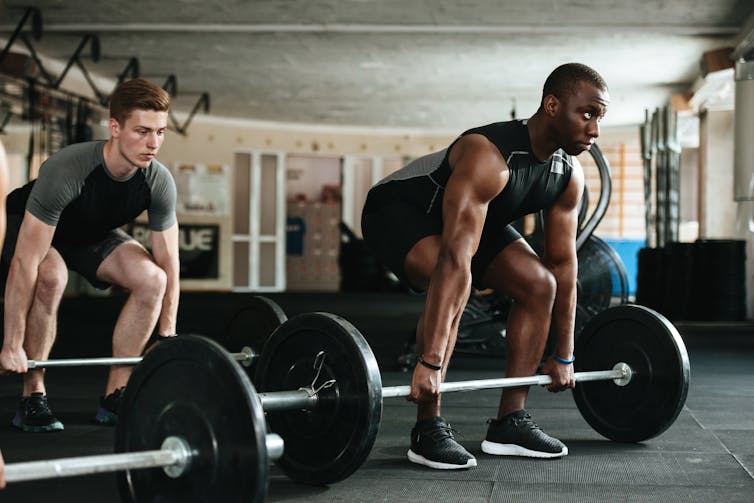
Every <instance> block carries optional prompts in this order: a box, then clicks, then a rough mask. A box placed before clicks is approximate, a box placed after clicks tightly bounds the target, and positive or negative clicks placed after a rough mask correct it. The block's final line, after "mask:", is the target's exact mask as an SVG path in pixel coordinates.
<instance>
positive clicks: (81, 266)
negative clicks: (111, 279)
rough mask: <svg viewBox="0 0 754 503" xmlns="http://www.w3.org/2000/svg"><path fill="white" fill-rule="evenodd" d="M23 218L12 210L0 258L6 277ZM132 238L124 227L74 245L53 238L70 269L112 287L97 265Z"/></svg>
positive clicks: (94, 282) (99, 285) (97, 285)
mask: <svg viewBox="0 0 754 503" xmlns="http://www.w3.org/2000/svg"><path fill="white" fill-rule="evenodd" d="M22 221H23V215H17V214H8V218H7V223H8V225H7V227H6V230H5V242H4V243H3V253H2V259H1V260H0V267H2V276H3V280H5V279H7V277H8V269H9V268H10V261H11V259H12V258H13V254H14V253H15V251H16V241H17V240H18V233H19V231H20V230H21V222H22ZM132 239H133V238H132V237H131V236H129V235H128V234H126V233H125V232H123V231H122V230H120V229H113V230H111V231H110V232H109V233H108V234H107V235H106V236H105V238H104V239H102V240H101V241H99V242H97V243H94V244H90V245H71V244H66V243H61V242H59V241H57V240H55V239H54V238H53V240H52V247H53V248H55V249H56V250H57V251H58V252H59V253H60V255H61V256H62V257H63V260H64V261H65V265H66V266H67V267H68V268H69V269H70V270H72V271H76V272H77V273H79V274H81V275H82V276H83V277H84V278H86V280H87V281H88V282H89V283H90V284H91V285H92V286H93V287H95V288H98V289H100V290H104V289H106V288H109V287H110V283H106V282H104V281H101V280H99V279H97V269H99V266H100V264H102V261H103V260H105V258H106V257H107V256H108V255H110V254H111V253H112V252H113V250H115V249H116V248H117V247H118V246H120V245H122V244H123V243H125V242H126V241H130V240H132Z"/></svg>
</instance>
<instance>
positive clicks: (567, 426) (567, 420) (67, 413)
mask: <svg viewBox="0 0 754 503" xmlns="http://www.w3.org/2000/svg"><path fill="white" fill-rule="evenodd" d="M269 297H270V298H272V299H274V300H275V301H277V302H278V303H279V304H280V305H281V306H282V307H283V308H284V309H285V310H286V312H287V313H288V315H289V316H292V315H294V314H297V313H301V312H308V311H328V312H333V313H335V314H339V315H341V316H343V317H345V318H347V319H349V320H350V321H352V322H353V323H354V325H355V326H356V327H357V328H359V329H360V330H361V332H362V333H363V334H364V335H365V336H366V338H367V340H368V341H369V343H370V345H371V346H372V348H373V350H374V352H375V355H376V356H377V359H378V362H379V364H380V368H381V372H382V377H383V383H384V385H386V386H387V385H397V384H408V382H409V380H410V374H407V373H403V372H401V371H400V370H399V369H398V368H397V367H396V365H395V361H396V356H397V355H398V354H399V353H400V352H401V349H402V345H403V343H404V341H405V340H406V338H407V337H408V335H409V334H410V333H411V331H412V327H413V325H414V323H415V320H416V316H417V315H418V313H419V312H420V310H421V307H422V299H421V298H420V297H412V296H408V295H404V294H348V295H345V294H272V295H269ZM246 298H248V297H247V296H245V295H240V294H235V295H234V294H226V293H202V294H185V295H184V296H183V298H182V303H181V310H180V313H179V319H180V322H179V330H180V331H181V332H196V333H202V334H205V335H208V336H210V337H213V338H217V337H218V336H220V335H221V333H222V331H223V327H224V325H225V321H226V320H227V319H228V318H229V316H230V315H231V314H232V313H233V312H234V311H235V310H236V309H238V308H239V307H240V306H242V305H243V303H244V300H245V299H246ZM122 302H123V298H122V297H109V298H69V299H65V300H64V303H63V306H62V308H61V315H60V329H59V331H60V335H59V340H58V343H57V344H56V347H55V349H54V354H53V357H57V358H65V357H74V356H102V355H106V354H107V352H108V351H109V344H110V341H109V331H110V330H111V327H112V325H113V323H114V320H115V317H116V315H117V310H118V308H119V307H120V305H121V304H122ZM678 327H679V330H680V332H681V334H682V335H683V337H684V340H685V341H686V344H687V347H688V349H689V355H690V359H691V385H690V388H689V395H688V399H687V402H686V406H685V407H684V408H683V410H682V411H681V413H680V415H679V417H678V419H677V421H676V422H675V423H674V424H673V425H672V426H671V427H670V428H669V429H668V430H667V431H666V432H665V433H663V434H662V435H661V436H659V437H657V438H654V439H652V440H649V441H646V442H643V443H641V444H621V443H615V442H612V441H609V440H606V439H604V438H603V437H601V436H600V435H599V434H598V433H596V432H594V431H593V430H592V429H591V428H590V427H589V425H587V423H586V422H585V421H584V419H583V418H582V417H581V416H580V414H579V411H578V410H577V408H576V406H575V404H574V403H573V400H572V398H571V395H570V393H561V394H551V393H548V392H547V391H545V390H543V389H541V388H533V389H532V391H531V394H530V399H529V403H528V409H529V410H530V412H531V413H532V415H533V417H534V418H535V420H536V421H537V422H538V423H539V424H540V426H542V428H543V429H544V430H545V431H547V432H548V433H549V434H552V435H554V436H556V437H558V438H560V439H561V440H563V441H564V442H565V443H566V444H567V445H568V447H569V451H570V453H569V455H568V456H567V457H565V458H562V459H559V460H531V459H522V458H499V457H494V456H489V455H486V454H484V453H482V452H481V449H480V442H481V441H482V440H483V438H484V435H485V431H486V424H485V422H486V420H487V419H488V418H489V417H492V416H493V415H494V413H495V409H496V405H497V401H498V396H499V395H498V392H497V391H495V390H489V391H476V392H472V393H456V394H448V395H446V396H445V397H444V411H443V414H444V416H445V417H446V418H447V419H448V421H450V423H451V424H452V425H453V427H454V428H455V429H456V430H457V431H458V433H457V438H458V439H459V440H460V441H461V443H462V444H464V445H465V446H466V447H467V448H468V449H469V450H470V451H471V452H472V453H474V454H475V455H476V456H477V459H478V466H477V467H476V468H474V469H471V470H467V471H452V472H449V471H434V470H430V469H426V468H423V467H420V466H417V465H413V464H411V463H409V462H408V461H407V459H406V450H407V449H408V432H409V430H410V428H411V426H412V424H413V421H414V406H413V405H412V404H410V403H408V402H406V401H405V400H403V399H400V398H394V399H386V400H385V403H384V409H383V419H382V424H381V427H380V431H379V434H378V436H377V441H376V443H375V446H374V449H373V450H372V452H371V454H370V456H369V458H368V459H367V461H366V463H365V464H364V465H363V466H362V467H361V468H360V469H359V470H357V471H356V473H354V474H353V475H352V476H351V477H349V478H348V479H346V480H344V481H342V482H338V483H336V484H332V485H330V486H328V487H312V486H307V485H303V484H297V483H294V482H292V481H291V480H290V479H288V478H287V477H286V476H285V475H284V474H283V473H282V472H281V471H280V470H279V469H278V468H277V467H275V466H273V467H272V468H271V471H272V476H271V480H270V484H269V492H268V497H267V501H273V502H284V501H285V502H287V501H307V502H309V503H315V502H378V501H379V502H404V501H405V502H416V501H431V502H435V503H439V502H508V501H511V502H514V501H527V502H531V501H535V502H536V501H542V502H560V501H563V502H565V501H569V502H571V501H578V502H605V501H609V502H634V501H635V502H651V501H657V502H662V503H669V502H676V501H678V502H706V501H709V502H720V501H724V502H726V503H733V502H752V501H754V380H753V379H752V376H754V325H751V324H746V323H744V324H720V323H718V324H714V323H707V324H699V323H698V324H688V323H679V324H678ZM503 365H504V363H503V362H502V361H501V360H499V359H496V358H490V357H469V356H463V357H461V356H459V357H458V358H457V359H456V360H455V361H454V364H453V366H452V367H451V369H450V371H449V376H448V379H449V380H464V379H476V378H491V377H499V376H500V371H499V370H498V369H499V368H502V366H503ZM105 375H106V372H105V370H104V369H92V368H90V369H51V370H49V371H48V378H47V382H48V392H49V396H50V403H51V405H52V406H53V408H54V410H55V412H56V414H57V415H58V416H59V417H60V419H61V420H62V421H63V422H64V423H65V426H66V429H65V431H63V432H60V433H53V434H24V433H20V432H18V431H16V430H15V429H14V428H12V427H11V426H10V418H11V417H12V415H13V412H14V409H15V407H16V403H17V393H18V385H19V382H20V379H19V378H18V377H3V378H0V449H2V452H3V455H4V456H5V458H6V462H17V461H26V460H36V459H42V458H53V457H67V456H81V455H89V454H100V453H106V452H111V450H112V442H113V429H111V428H108V427H103V426H99V425H96V424H94V423H93V422H92V416H93V414H94V410H95V407H96V402H97V397H98V396H99V394H100V393H101V391H102V387H103V386H104V380H105ZM171 385H177V384H171ZM6 501H7V502H37V501H39V502H83V501H102V502H110V501H120V498H119V496H118V491H117V484H116V478H115V476H114V475H112V474H103V475H96V476H88V477H76V478H71V479H59V480H49V481H40V482H25V483H18V484H15V485H12V486H9V487H8V489H6V490H5V491H3V492H0V502H6Z"/></svg>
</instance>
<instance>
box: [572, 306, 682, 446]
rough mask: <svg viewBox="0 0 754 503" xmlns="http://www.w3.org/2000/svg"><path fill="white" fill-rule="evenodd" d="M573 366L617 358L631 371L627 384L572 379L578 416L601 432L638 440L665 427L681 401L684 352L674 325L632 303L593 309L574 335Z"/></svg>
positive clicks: (606, 365) (600, 366) (592, 366)
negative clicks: (592, 314)
mask: <svg viewBox="0 0 754 503" xmlns="http://www.w3.org/2000/svg"><path fill="white" fill-rule="evenodd" d="M575 355H576V363H575V370H576V371H577V372H584V371H592V370H610V369H612V368H613V366H614V365H615V364H616V363H618V362H624V363H627V364H628V365H629V366H630V367H631V368H632V369H633V372H634V375H633V378H632V379H631V382H630V383H629V384H628V385H627V386H618V385H616V384H615V383H614V382H613V381H612V380H609V381H594V382H580V383H577V385H576V388H574V390H573V395H574V399H575V400H576V405H577V406H578V408H579V411H581V414H582V415H583V416H584V419H585V420H586V422H587V423H589V425H590V426H592V428H594V429H595V430H596V431H597V432H598V433H600V434H602V435H603V436H605V437H607V438H609V439H612V440H616V441H619V442H640V441H642V440H647V439H649V438H652V437H655V436H657V435H659V434H660V433H662V432H663V431H665V430H666V429H667V428H668V427H669V426H670V425H671V424H673V422H674V421H675V419H676V417H678V414H679V413H680V411H681V409H682V408H683V405H684V403H685V402H686V394H687V393H688V387H689V376H690V367H689V357H688V353H687V352H686V347H685V346H684V344H683V340H682V339H681V336H680V335H679V334H678V331H677V330H676V329H675V327H674V326H673V325H672V324H671V323H670V322H669V321H668V320H666V319H665V318H664V317H663V316H662V315H660V314H659V313H657V312H655V311H653V310H651V309H649V308H646V307H643V306H637V305H631V304H626V305H622V306H615V307H612V308H610V309H607V310H605V311H602V312H601V313H598V314H597V315H595V316H594V317H593V318H592V319H591V320H589V322H588V323H587V325H586V326H585V327H584V329H583V330H582V331H581V334H580V335H579V337H578V338H577V339H576V347H575Z"/></svg>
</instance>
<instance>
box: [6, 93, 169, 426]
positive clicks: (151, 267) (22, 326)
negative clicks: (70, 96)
mask: <svg viewBox="0 0 754 503" xmlns="http://www.w3.org/2000/svg"><path fill="white" fill-rule="evenodd" d="M168 106H169V97H168V95H167V93H166V92H165V91H164V90H163V89H161V88H160V87H158V86H155V85H154V84H151V83H150V82H147V81H146V80H142V79H134V80H130V81H127V82H125V83H123V84H121V85H120V86H118V88H117V89H116V90H115V91H114V92H113V95H112V97H111V99H110V120H109V124H108V127H109V131H110V135H111V136H110V139H109V140H107V141H93V142H86V143H79V144H75V145H70V146H68V147H66V148H64V149H62V150H60V151H59V152H57V153H55V154H54V155H52V156H51V157H50V158H49V159H48V160H47V161H46V162H45V163H44V165H43V166H42V168H41V169H40V173H39V178H37V179H36V180H35V181H32V182H30V183H29V184H27V185H25V186H24V187H21V188H19V189H17V190H15V191H13V192H12V193H11V194H10V195H9V196H8V236H7V239H6V240H5V246H4V250H3V257H4V260H8V259H10V257H12V259H11V260H10V264H9V272H8V281H7V284H6V289H5V339H4V341H3V348H2V352H0V366H1V367H2V368H3V369H4V371H6V372H18V373H21V372H26V374H25V375H24V384H23V392H22V395H21V402H20V405H19V408H18V411H17V413H16V415H15V417H14V418H13V424H14V425H15V426H17V427H18V428H20V429H22V430H24V431H51V430H61V429H63V425H62V423H61V422H60V421H59V420H58V419H57V418H56V417H55V416H54V414H53V413H52V412H51V410H50V408H49V406H48V403H47V396H46V390H45V383H44V371H43V370H31V371H28V372H27V370H28V369H27V358H28V359H34V360H44V359H46V358H47V357H48V355H49V353H50V348H51V347H52V343H53V341H54V340H55V335H56V332H55V329H56V318H57V311H58V306H59V304H60V300H61V297H62V295H63V290H64V288H65V285H66V282H67V278H68V273H67V268H69V269H71V270H74V271H76V272H78V273H80V274H81V275H82V276H84V277H85V278H86V279H87V280H88V281H89V283H91V284H92V285H93V286H95V287H97V288H107V287H108V286H110V285H119V286H120V287H122V288H124V289H126V290H127V291H128V292H129V296H128V299H127V300H126V303H125V305H124V306H123V309H122V310H121V312H120V315H119V316H118V320H117V322H116V324H115V328H114V331H113V356H115V357H128V356H138V355H140V354H141V353H142V351H143V349H144V346H145V344H146V342H147V341H148V339H149V337H150V335H151V333H152V331H153V330H154V327H155V324H156V323H157V322H158V320H159V335H161V336H163V337H165V336H170V335H174V334H175V324H176V314H177V310H178V295H179V283H178V273H179V265H178V224H177V221H176V217H175V201H176V189H175V184H174V182H173V179H172V177H171V176H170V173H169V171H168V170H167V169H166V168H165V166H163V165H162V164H160V163H159V162H158V161H157V160H156V159H155V155H156V154H157V151H158V150H159V148H160V146H161V145H162V142H163V140H164V138H165V130H166V127H167V120H168ZM144 210H147V212H148V213H147V214H148V217H149V227H150V229H151V231H152V232H151V246H152V253H151V254H150V253H149V252H147V250H146V249H144V248H143V247H142V246H141V245H140V244H138V243H137V242H136V241H135V240H134V239H132V238H131V237H130V236H128V235H127V234H126V233H124V232H123V231H122V230H120V229H119V227H120V226H122V225H124V224H126V223H128V222H130V221H132V220H133V219H134V218H135V217H137V216H138V215H139V214H141V213H142V212H143V211H144ZM14 250H15V251H14ZM130 374H131V367H128V366H114V367H112V368H111V369H110V374H109V378H108V380H107V385H106V387H105V393H104V395H103V396H102V397H101V398H100V402H99V407H98V409H97V413H96V420H97V421H99V422H101V423H105V424H113V423H115V422H116V421H117V412H118V405H119V403H120V397H121V395H122V392H123V388H124V386H125V385H126V382H127V381H128V378H129V376H130Z"/></svg>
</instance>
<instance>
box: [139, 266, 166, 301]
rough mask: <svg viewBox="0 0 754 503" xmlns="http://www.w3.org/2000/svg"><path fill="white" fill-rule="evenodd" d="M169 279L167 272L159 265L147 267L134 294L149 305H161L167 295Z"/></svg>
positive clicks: (142, 272) (140, 276)
mask: <svg viewBox="0 0 754 503" xmlns="http://www.w3.org/2000/svg"><path fill="white" fill-rule="evenodd" d="M167 284H168V277H167V274H166V273H165V271H164V270H163V269H162V268H161V267H159V266H158V265H157V264H147V265H145V266H144V267H143V268H142V270H141V271H140V273H139V277H138V281H137V282H136V283H135V286H134V288H133V289H132V290H131V291H132V293H134V294H135V295H137V296H138V297H139V298H140V299H141V300H142V301H144V302H147V303H152V302H155V303H159V302H161V301H162V298H163V296H164V295H165V289H166V288H167Z"/></svg>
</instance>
